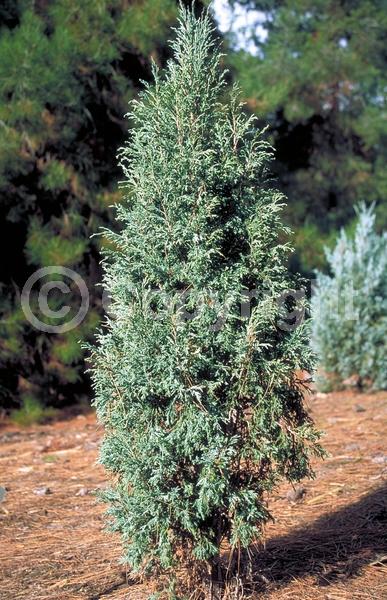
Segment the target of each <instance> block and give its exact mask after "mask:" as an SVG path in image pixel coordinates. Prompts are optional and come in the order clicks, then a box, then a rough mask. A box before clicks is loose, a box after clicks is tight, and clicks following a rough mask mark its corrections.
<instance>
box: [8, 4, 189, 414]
mask: <svg viewBox="0 0 387 600" xmlns="http://www.w3.org/2000/svg"><path fill="white" fill-rule="evenodd" d="M176 14H177V2H176V1H175V0H138V1H130V0H99V1H98V2H94V1H90V0H85V1H82V2H78V1H74V0H53V1H50V2H32V1H30V0H25V1H24V0H20V1H18V2H17V1H16V0H7V2H2V3H1V7H0V250H1V253H2V256H3V257H4V259H3V260H2V261H1V268H0V282H1V283H0V290H1V301H0V311H1V324H0V334H1V343H0V405H1V406H8V407H10V406H11V407H12V406H15V407H17V406H18V405H19V404H20V402H22V403H26V402H28V403H29V405H31V403H32V402H33V401H35V403H37V402H40V403H43V404H51V405H56V406H59V405H61V404H63V403H65V402H73V401H74V400H75V399H76V398H79V397H80V396H82V394H85V393H87V394H88V392H89V388H88V381H87V380H86V379H85V377H84V374H83V371H84V359H83V351H82V348H81V346H80V344H79V343H78V342H79V340H80V339H87V338H88V337H89V336H90V334H91V332H92V331H94V330H95V327H96V323H97V322H98V320H99V315H100V314H101V298H100V294H99V292H98V289H97V288H96V287H95V283H96V282H97V281H98V280H100V277H101V273H100V269H99V261H100V255H99V252H100V243H101V241H100V239H99V238H90V236H91V234H92V233H94V232H95V231H97V230H98V229H99V227H100V226H101V225H103V224H107V223H110V222H111V221H112V213H111V210H110V208H109V207H110V206H111V205H112V204H114V203H115V202H116V201H117V200H118V199H119V198H120V194H119V193H118V192H117V178H118V176H119V171H118V169H117V162H116V153H117V148H118V147H119V146H120V145H121V144H122V142H123V141H124V136H125V133H126V129H127V124H126V122H125V119H124V118H123V114H124V112H125V110H126V106H127V102H128V100H129V99H131V98H133V97H135V95H136V94H137V91H138V89H139V88H141V86H142V84H141V83H140V80H146V79H149V78H150V76H151V68H150V58H151V56H152V57H153V58H154V60H156V61H157V62H159V63H160V64H163V63H164V61H165V58H166V55H167V53H168V50H167V49H166V48H165V38H166V35H167V29H168V27H169V25H171V24H173V23H174V22H175V19H176ZM10 248H11V249H12V251H10ZM49 265H59V266H64V267H70V268H72V269H74V270H75V271H76V272H77V273H79V274H80V275H81V276H82V277H83V279H84V280H85V282H86V284H87V287H88V289H89V292H90V294H91V304H90V310H89V312H88V315H87V318H86V319H85V320H84V321H83V323H82V325H81V327H78V328H77V329H76V330H72V331H68V332H67V333H64V334H61V335H53V334H47V333H45V332H41V331H38V330H36V329H35V328H34V327H32V326H31V324H30V323H29V322H28V321H27V319H26V318H25V316H24V314H23V311H22V309H21V306H20V292H21V290H22V288H23V285H24V283H25V281H26V280H27V278H28V277H29V275H30V274H31V273H33V272H34V271H35V270H36V269H37V268H39V267H45V266H49ZM66 283H68V282H66ZM50 298H51V301H52V302H53V303H54V304H55V302H56V303H59V302H61V301H62V299H63V298H62V297H61V294H60V293H59V294H57V295H56V296H55V293H52V294H51V295H50ZM68 300H69V298H66V301H68ZM79 304H80V297H79V294H77V291H76V290H75V289H74V293H73V294H72V297H71V298H70V305H71V306H72V307H73V308H74V310H75V312H76V310H77V309H78V306H79ZM38 314H39V313H38Z"/></svg>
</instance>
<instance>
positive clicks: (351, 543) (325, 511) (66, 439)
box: [0, 391, 387, 600]
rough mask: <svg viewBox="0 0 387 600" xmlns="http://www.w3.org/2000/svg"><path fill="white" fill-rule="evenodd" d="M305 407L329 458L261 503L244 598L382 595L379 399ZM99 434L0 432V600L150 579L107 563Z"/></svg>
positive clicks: (319, 599) (385, 495) (386, 538)
mask: <svg viewBox="0 0 387 600" xmlns="http://www.w3.org/2000/svg"><path fill="white" fill-rule="evenodd" d="M309 404H310V408H311V412H312V415H313V417H314V418H315V420H316V422H317V424H318V426H319V427H320V428H321V429H323V430H324V431H325V432H326V435H325V438H324V445H325V448H326V449H327V450H328V451H329V452H330V457H329V458H328V459H326V460H325V461H324V462H323V463H316V465H315V466H316V476H317V477H316V479H315V480H314V481H308V482H306V483H303V484H300V486H299V487H298V488H297V489H296V492H294V491H293V490H292V488H291V487H290V486H284V487H283V488H281V489H280V490H279V491H278V494H277V495H276V496H275V497H273V498H272V500H271V503H270V506H271V510H272V513H273V515H274V517H275V523H273V524H270V525H269V526H268V527H267V530H266V546H265V548H263V549H262V548H261V549H260V550H259V551H257V552H256V554H255V555H254V574H253V577H254V581H255V585H254V591H251V590H250V597H251V598H265V599H271V600H282V599H283V600H284V599H292V600H293V599H295V600H346V599H348V600H349V599H353V600H365V599H372V600H379V599H380V600H383V599H387V394H385V393H378V394H368V395H365V394H355V393H354V392H350V391H348V392H341V393H336V394H328V395H325V394H317V395H316V396H313V397H312V398H311V399H310V401H309ZM100 437H101V431H100V430H99V429H98V427H97V425H96V424H95V419H94V416H93V415H92V414H88V415H80V416H78V417H71V418H69V419H67V420H62V421H58V422H55V423H52V424H49V425H44V426H34V427H31V428H28V429H22V430H20V429H17V428H16V427H14V426H10V425H9V424H2V425H0V486H3V487H5V488H7V492H6V496H5V498H4V499H3V501H2V502H1V503H0V598H1V599H2V600H27V599H28V600H73V599H74V600H75V599H79V600H83V599H87V600H143V599H144V600H145V598H147V597H148V595H149V592H150V587H149V584H147V585H144V584H143V585H141V584H140V583H139V582H138V581H137V582H136V581H135V580H132V579H131V578H130V576H129V574H128V573H126V572H125V568H124V567H123V566H122V565H120V564H119V563H118V560H119V556H120V540H119V538H118V536H115V535H111V534H106V532H105V531H104V520H103V511H104V507H103V506H100V505H99V504H98V503H96V499H95V497H94V495H93V493H94V491H95V490H96V489H98V488H101V487H104V486H105V485H106V477H105V475H104V473H103V470H102V469H101V468H100V467H99V466H97V465H96V460H97V449H98V442H99V439H100ZM301 488H304V489H301ZM247 592H248V590H246V595H247Z"/></svg>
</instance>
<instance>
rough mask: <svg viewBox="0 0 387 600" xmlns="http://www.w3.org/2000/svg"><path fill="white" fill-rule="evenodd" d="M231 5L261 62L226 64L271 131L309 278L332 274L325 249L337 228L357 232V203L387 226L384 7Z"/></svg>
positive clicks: (300, 2)
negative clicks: (242, 17)
mask: <svg viewBox="0 0 387 600" xmlns="http://www.w3.org/2000/svg"><path fill="white" fill-rule="evenodd" d="M226 4H228V5H229V6H234V7H235V6H236V7H238V6H239V7H240V6H243V7H245V9H246V10H247V11H248V15H249V18H246V22H247V23H248V24H247V26H246V29H245V31H244V39H245V44H244V47H247V46H248V47H249V48H251V47H252V46H255V51H256V53H255V55H251V54H249V53H248V52H246V50H245V49H244V48H241V49H239V50H238V51H237V52H230V54H229V57H228V62H229V64H230V68H231V69H232V71H233V72H234V75H235V77H236V78H238V80H239V81H240V84H241V89H242V91H243V96H244V98H246V101H247V102H248V106H249V109H250V110H251V111H252V112H254V113H255V114H257V115H258V117H259V118H260V119H262V120H263V122H265V123H269V125H270V129H269V135H270V139H271V142H272V144H273V146H274V147H275V149H276V153H275V158H276V160H275V163H274V164H273V169H274V170H275V172H276V174H277V176H278V179H279V183H280V186H281V189H282V191H284V193H285V194H286V195H287V196H288V198H289V204H288V208H287V210H286V215H285V216H286V221H287V222H288V223H290V224H291V226H292V227H293V228H294V229H295V232H296V237H295V245H296V249H297V257H298V261H299V263H300V265H301V267H302V268H303V269H304V270H305V271H309V272H310V273H311V272H312V270H313V268H316V267H317V268H321V267H325V266H326V263H325V256H324V250H323V248H324V245H329V246H330V247H332V246H333V245H334V240H335V238H336V235H337V229H339V228H341V227H342V226H347V225H348V224H349V223H351V224H352V226H354V218H353V215H354V211H353V207H354V205H356V204H357V203H359V202H364V201H367V202H368V201H369V202H376V216H377V225H378V227H379V229H380V228H383V227H385V226H386V224H387V210H386V202H385V198H386V196H387V179H386V170H385V164H386V158H387V157H386V148H387V143H386V135H387V126H386V123H387V121H386V118H385V115H386V102H385V89H386V85H387V81H386V73H387V57H386V52H385V39H386V37H387V11H386V3H385V1H384V0H280V1H279V0H228V2H227V3H226ZM254 10H255V11H256V12H253V11H254ZM231 22H232V21H231ZM263 30H264V31H265V32H266V35H265V36H262V31H263ZM230 42H231V46H234V44H235V36H234V37H233V36H231V38H230ZM293 262H294V259H293Z"/></svg>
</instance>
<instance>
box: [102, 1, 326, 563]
mask: <svg viewBox="0 0 387 600" xmlns="http://www.w3.org/2000/svg"><path fill="white" fill-rule="evenodd" d="M172 48H173V52H174V59H173V60H171V61H170V63H169V64H168V67H167V69H166V73H165V74H163V75H160V74H159V72H158V70H157V68H156V67H155V68H154V84H153V86H147V87H146V89H145V91H144V93H143V95H142V97H141V98H140V100H139V101H138V102H135V103H134V104H133V112H132V113H131V114H130V117H131V118H132V119H133V121H134V124H135V129H134V134H133V136H132V139H131V140H130V142H129V143H128V145H127V146H126V147H124V148H123V149H122V152H121V164H122V167H123V170H124V173H125V185H126V186H127V198H126V202H125V203H123V204H122V205H121V206H120V207H119V209H118V218H119V220H120V221H121V223H122V230H121V233H119V234H114V233H111V232H106V234H107V236H108V238H109V239H110V241H111V243H112V248H113V250H111V252H110V255H109V256H108V257H107V258H106V261H105V279H104V287H105V289H106V290H108V292H109V293H110V295H111V298H112V303H111V307H110V315H109V318H108V319H107V323H106V329H105V330H104V332H101V333H100V334H99V336H98V344H97V347H96V348H95V349H94V350H93V351H92V360H93V364H94V370H93V380H94V387H95V391H96V399H95V404H96V407H97V412H98V416H99V419H100V421H101V422H102V423H103V424H104V425H105V427H106V435H105V439H104V442H103V446H102V450H101V462H102V464H103V465H105V467H106V468H107V469H108V470H109V471H111V472H112V473H113V474H114V477H113V481H114V486H113V487H112V489H111V490H109V491H108V492H106V493H105V494H104V498H105V500H106V501H108V502H109V503H110V509H109V512H110V514H111V515H112V517H113V519H112V521H113V523H114V527H115V528H116V529H117V530H119V531H120V532H121V533H122V536H123V539H124V544H125V548H126V556H125V559H126V560H127V561H128V562H129V563H130V565H131V566H132V567H133V568H134V569H141V570H143V569H146V568H150V567H152V568H155V567H157V566H158V567H161V568H163V569H167V568H169V567H170V566H171V565H173V564H174V561H176V560H178V561H182V560H192V559H193V560H194V561H198V563H201V564H207V565H211V564H212V565H214V564H216V561H217V558H216V557H217V556H218V555H219V549H220V545H221V544H222V543H223V542H224V541H226V540H227V541H228V542H229V543H230V545H231V548H232V549H233V551H235V550H238V551H239V550H240V549H241V548H246V547H248V545H249V544H251V542H253V541H254V540H255V539H256V538H257V536H258V535H259V533H260V529H261V527H262V524H263V523H264V522H265V521H267V519H268V518H269V516H270V515H269V512H268V510H267V508H266V504H265V494H266V492H268V491H270V490H271V489H272V488H273V487H274V486H275V485H276V484H277V482H278V481H279V480H280V479H281V478H286V479H287V480H289V481H298V480H299V479H301V478H302V477H305V476H310V475H311V474H312V472H311V468H310V464H309V456H310V454H311V453H313V452H317V453H320V452H321V448H320V446H319V445H318V442H317V438H318V434H317V432H316V431H315V429H314V427H313V424H312V423H311V421H310V419H309V418H308V416H307V414H306V412H305V410H304V408H303V393H302V385H301V383H300V381H299V379H298V378H297V374H296V372H297V370H300V369H304V370H307V371H310V370H311V369H312V363H313V358H312V355H311V352H310V350H309V346H308V342H307V334H306V330H305V327H304V326H303V325H300V326H299V327H297V328H294V330H291V329H293V328H292V327H287V326H284V322H282V326H281V318H282V317H283V313H284V309H285V308H286V306H281V302H279V301H278V298H279V297H285V296H286V290H287V289H288V288H289V279H288V275H287V272H286V268H285V266H284V257H285V256H286V254H287V252H288V247H287V245H283V244H281V243H279V241H278V240H279V237H280V236H282V235H283V232H284V227H283V225H282V224H281V219H280V212H281V208H282V203H283V198H282V196H281V195H280V194H279V193H278V192H276V191H273V190H272V189H270V188H269V186H268V185H267V183H266V179H267V175H266V169H267V164H268V161H269V160H270V157H271V150H270V147H269V146H268V145H267V143H265V142H264V141H263V140H262V139H261V136H260V132H258V131H256V130H255V129H254V120H253V119H252V118H248V117H247V116H246V115H245V114H244V113H243V112H242V109H241V106H240V104H239V102H238V100H237V93H236V91H234V92H233V93H232V94H231V97H230V98H229V101H228V102H226V103H222V98H223V97H224V96H225V93H226V84H225V74H224V72H223V73H222V72H221V70H220V65H219V63H220V59H221V54H220V53H219V51H218V49H217V47H216V45H215V44H214V41H213V31H212V27H211V22H210V19H209V17H208V16H204V17H202V18H200V19H198V20H197V19H196V18H195V17H194V14H193V12H191V11H183V12H182V13H181V20H180V26H179V28H178V30H177V33H176V39H175V41H174V42H173V43H172ZM253 289H254V290H255V291H254V294H253V295H254V298H253V300H252V303H251V313H250V315H245V314H243V313H245V312H246V304H247V302H246V298H247V296H246V290H250V291H251V290H253ZM282 304H283V303H282ZM285 304H286V303H285ZM241 306H242V309H241ZM235 554H236V553H235V552H234V555H235ZM202 561H203V562H202ZM231 562H232V560H231Z"/></svg>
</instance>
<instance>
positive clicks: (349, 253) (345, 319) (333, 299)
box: [313, 206, 387, 389]
mask: <svg viewBox="0 0 387 600" xmlns="http://www.w3.org/2000/svg"><path fill="white" fill-rule="evenodd" d="M326 256H327V260H328V264H329V266H330V271H331V274H330V275H326V274H324V273H320V272H318V273H317V282H316V283H317V285H316V290H315V294H314V296H313V311H314V319H313V344H314V347H315V350H316V352H317V353H318V355H319V357H320V364H321V369H322V381H323V382H324V385H327V384H330V385H335V383H336V384H337V383H338V384H340V383H341V382H342V381H343V380H344V379H345V378H347V377H351V376H356V377H358V378H360V379H359V382H360V383H361V382H362V381H363V382H366V383H368V384H372V386H373V387H374V389H386V388H387V358H386V357H387V353H386V340H387V299H386V298H387V234H386V233H384V234H382V235H378V234H377V233H376V231H375V214H374V210H373V207H371V208H368V209H367V208H366V207H365V206H363V207H362V208H361V210H360V212H359V220H358V223H357V227H356V231H355V235H354V238H353V239H351V238H350V237H348V236H347V235H346V233H345V231H344V230H343V231H342V232H341V235H340V237H339V239H338V241H337V244H336V247H335V248H334V250H333V251H329V250H328V249H327V250H326Z"/></svg>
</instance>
